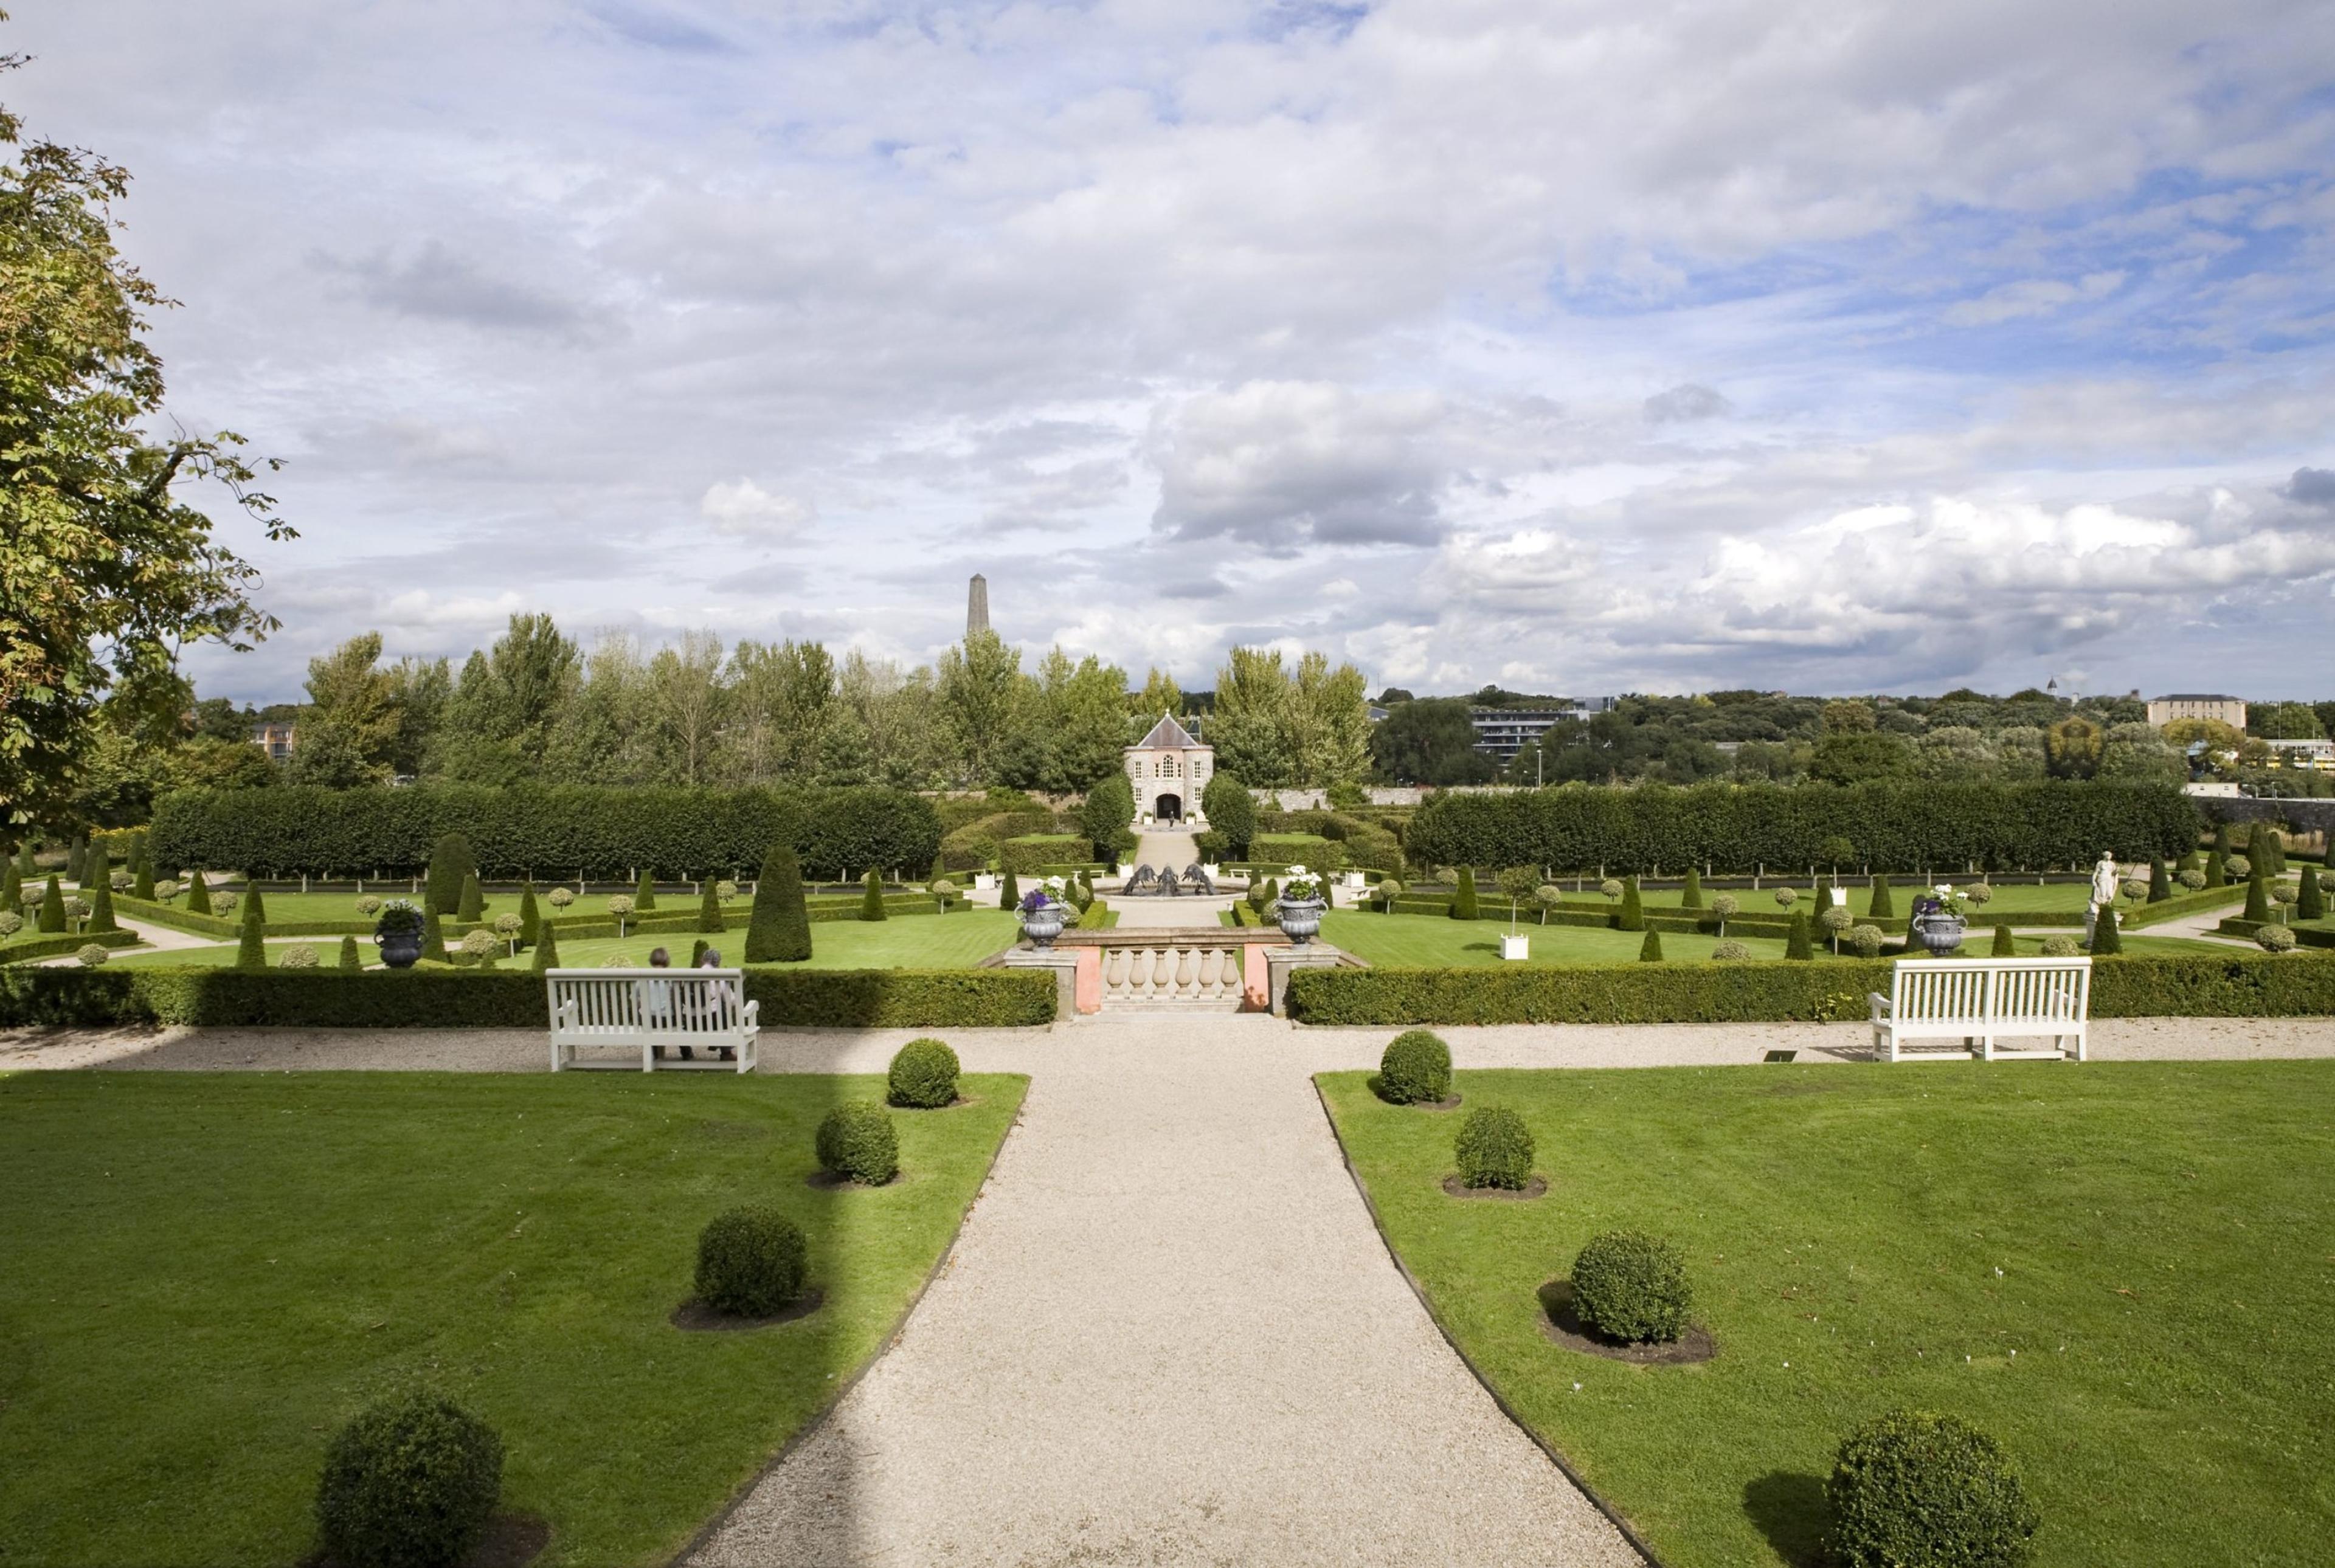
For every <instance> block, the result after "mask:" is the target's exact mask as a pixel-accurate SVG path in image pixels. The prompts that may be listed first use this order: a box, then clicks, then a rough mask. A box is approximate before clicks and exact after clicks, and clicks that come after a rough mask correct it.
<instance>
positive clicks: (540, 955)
mask: <svg viewBox="0 0 2335 1568" xmlns="http://www.w3.org/2000/svg"><path fill="white" fill-rule="evenodd" d="M558 967H559V930H558V928H557V926H553V925H546V926H545V927H544V928H543V934H542V935H541V936H539V937H538V938H537V939H536V944H535V969H536V972H537V973H542V972H543V971H544V970H547V969H557V968H558Z"/></svg>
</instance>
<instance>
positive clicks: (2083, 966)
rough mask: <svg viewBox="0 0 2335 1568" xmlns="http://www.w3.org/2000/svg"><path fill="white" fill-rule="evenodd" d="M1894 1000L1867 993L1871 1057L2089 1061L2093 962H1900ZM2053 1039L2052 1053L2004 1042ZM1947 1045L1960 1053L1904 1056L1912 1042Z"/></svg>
mask: <svg viewBox="0 0 2335 1568" xmlns="http://www.w3.org/2000/svg"><path fill="white" fill-rule="evenodd" d="M1890 992H1891V994H1889V995H1887V996H1884V995H1882V994H1881V993H1880V992H1870V993H1869V995H1870V999H1871V1001H1872V1003H1873V1054H1874V1055H1875V1056H1877V1057H1879V1058H1881V1059H1882V1060H1884V1061H1930V1060H1946V1059H1951V1058H1955V1057H1973V1056H1975V1057H1981V1058H1983V1059H1984V1060H1988V1061H2003V1060H2058V1059H2059V1058H2062V1057H2064V1056H2066V1055H2067V1054H2068V1051H2067V1049H2066V1042H2067V1041H2068V1040H2070V1039H2072V1040H2074V1041H2075V1047H2076V1049H2075V1057H2076V1060H2078V1061H2081V1060H2084V1030H2085V1025H2086V1023H2087V1022H2088V1020H2089V1018H2090V1016H2091V1006H2092V961H2091V960H2090V959H2088V958H1911V959H1907V958H1901V959H1899V960H1898V961H1897V963H1896V966H1895V972H1894V974H1893V976H1892V978H1891V981H1890ZM2046 1035H2048V1036H2049V1037H2050V1040H2051V1044H2050V1047H2049V1050H2003V1049H2001V1047H2000V1046H1999V1045H1997V1044H1996V1041H1998V1040H2004V1039H2012V1040H2025V1039H2039V1038H2041V1037H2043V1036H2046ZM1909 1040H1952V1041H1954V1042H1956V1043H1957V1044H1958V1045H1959V1046H1960V1048H1961V1049H1959V1050H1918V1051H1907V1050H1904V1046H1905V1044H1906V1042H1907V1041H1909Z"/></svg>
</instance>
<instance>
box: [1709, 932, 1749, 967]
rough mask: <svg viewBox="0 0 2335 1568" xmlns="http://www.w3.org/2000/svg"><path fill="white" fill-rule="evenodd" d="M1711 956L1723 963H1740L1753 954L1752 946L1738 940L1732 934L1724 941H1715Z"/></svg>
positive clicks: (1712, 945)
mask: <svg viewBox="0 0 2335 1568" xmlns="http://www.w3.org/2000/svg"><path fill="white" fill-rule="evenodd" d="M1710 956H1711V957H1712V958H1713V959H1714V960H1716V961H1718V962H1719V963H1741V962H1742V961H1743V960H1744V959H1747V958H1749V957H1750V956H1751V948H1750V945H1749V944H1748V943H1742V942H1738V941H1736V940H1735V939H1734V938H1733V937H1731V936H1730V937H1729V938H1728V939H1727V940H1726V941H1724V942H1719V943H1713V944H1711V949H1710Z"/></svg>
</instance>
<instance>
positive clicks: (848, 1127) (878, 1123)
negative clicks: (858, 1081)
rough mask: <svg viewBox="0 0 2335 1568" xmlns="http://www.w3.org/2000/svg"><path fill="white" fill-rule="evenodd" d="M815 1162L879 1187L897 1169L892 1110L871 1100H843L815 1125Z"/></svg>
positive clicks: (898, 1166) (831, 1170) (829, 1170)
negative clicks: (816, 1132) (816, 1159)
mask: <svg viewBox="0 0 2335 1568" xmlns="http://www.w3.org/2000/svg"><path fill="white" fill-rule="evenodd" d="M819 1165H820V1166H821V1167H823V1168H824V1169H826V1170H827V1171H828V1172H829V1173H831V1174H832V1175H835V1176H842V1177H844V1178H845V1179H847V1180H849V1181H856V1182H864V1183H865V1184H867V1186H878V1187H879V1186H883V1185H884V1184H885V1183H886V1182H887V1181H890V1180H891V1179H892V1178H893V1177H894V1176H897V1175H898V1174H899V1172H900V1139H899V1135H898V1134H897V1133H896V1132H894V1131H893V1130H892V1113H891V1112H889V1111H887V1110H886V1109H885V1108H883V1107H882V1106H880V1105H878V1104H877V1103H876V1102H875V1101H874V1100H872V1099H857V1100H846V1101H845V1102H844V1103H843V1104H841V1105H838V1106H837V1107H836V1108H834V1109H833V1110H830V1111H828V1113H827V1119H826V1120H824V1121H822V1122H820V1123H819Z"/></svg>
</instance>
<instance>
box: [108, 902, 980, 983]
mask: <svg viewBox="0 0 2335 1568" xmlns="http://www.w3.org/2000/svg"><path fill="white" fill-rule="evenodd" d="M275 905H276V901H275V899H274V898H272V897H271V898H270V899H269V900H268V910H269V913H271V914H273V913H274V911H275ZM1021 929H1022V927H1021V923H1020V922H1018V921H1017V920H1015V919H1014V917H1013V916H1012V915H1008V914H1006V913H1005V912H1004V911H1003V910H1002V909H973V910H959V911H957V912H956V913H954V914H953V915H932V916H925V915H917V916H915V917H913V918H909V919H896V920H875V921H861V920H822V921H818V922H816V923H814V924H812V926H811V928H810V943H811V954H810V957H809V960H808V961H807V962H805V963H801V964H799V965H796V966H794V967H799V968H803V969H969V968H972V967H973V966H974V965H975V964H977V963H980V962H981V961H982V960H983V959H984V958H986V957H988V956H989V955H990V954H991V953H998V952H1002V951H1003V950H1004V949H1006V948H1008V947H1011V946H1012V945H1013V943H1014V941H1015V939H1016V938H1017V937H1018V936H1019V935H1020V934H1021ZM697 935H698V934H697V933H694V932H689V931H656V932H651V933H649V934H647V935H645V936H627V937H625V938H624V939H623V940H621V941H619V940H618V939H617V938H615V937H613V936H596V937H590V938H586V939H583V940H568V939H565V938H563V939H562V940H561V941H560V944H559V962H560V963H561V965H562V966H563V967H566V968H568V969H591V968H595V967H597V966H599V965H601V964H605V963H608V962H609V961H610V960H611V959H613V958H615V957H616V956H617V955H618V954H622V955H623V956H625V958H628V959H630V960H631V961H632V962H633V963H642V964H645V963H648V961H649V953H650V952H651V951H652V950H654V949H655V948H659V947H662V948H664V950H665V952H666V953H669V954H671V955H672V958H673V962H674V963H688V962H689V950H690V947H691V944H693V943H694V942H695V941H696V940H697ZM705 940H706V941H708V942H710V943H712V944H713V946H714V948H715V949H716V950H717V951H719V952H720V953H721V954H722V962H723V963H726V964H729V965H732V967H734V966H736V965H737V964H738V963H741V962H742V961H743V960H744V958H745V954H746V930H745V922H744V921H743V920H742V919H740V920H737V921H735V922H734V923H733V929H732V930H729V931H722V932H712V933H708V934H706V936H705ZM295 941H301V942H305V943H307V944H309V945H310V946H312V947H314V948H315V950H316V960H317V962H318V963H321V964H322V965H324V966H325V968H327V969H329V968H331V967H332V966H333V965H334V964H335V963H339V962H340V954H341V939H340V938H339V937H337V936H309V937H297V938H289V939H284V940H278V939H276V938H274V937H270V938H269V939H268V943H267V956H268V962H269V963H276V962H277V961H279V960H280V959H281V958H282V956H283V953H284V950H285V949H286V947H289V946H291V945H292V944H293V942H295ZM450 945H451V944H450ZM357 952H358V953H359V955H360V956H361V957H363V960H364V963H365V965H366V967H368V968H370V967H372V966H373V964H374V963H378V962H379V958H378V956H377V954H376V953H375V951H374V948H373V943H372V941H371V940H370V939H368V938H366V937H363V936H360V937H358V938H357ZM236 953H237V944H235V943H232V942H222V943H216V944H207V945H204V946H201V947H173V948H168V949H160V948H147V949H141V950H140V951H138V952H134V953H121V954H120V955H118V956H117V957H115V958H114V959H112V960H111V962H112V963H120V964H128V965H130V966H131V967H132V968H136V969H167V968H170V967H171V966H172V965H174V964H185V963H193V964H228V963H234V962H235V955H236ZM530 961H531V959H530V954H529V953H528V951H527V950H526V949H524V948H522V949H520V950H519V953H518V957H516V958H506V959H504V960H503V961H502V966H503V967H504V968H506V969H509V968H514V967H517V968H524V967H526V966H527V964H528V963H529V962H530Z"/></svg>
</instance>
